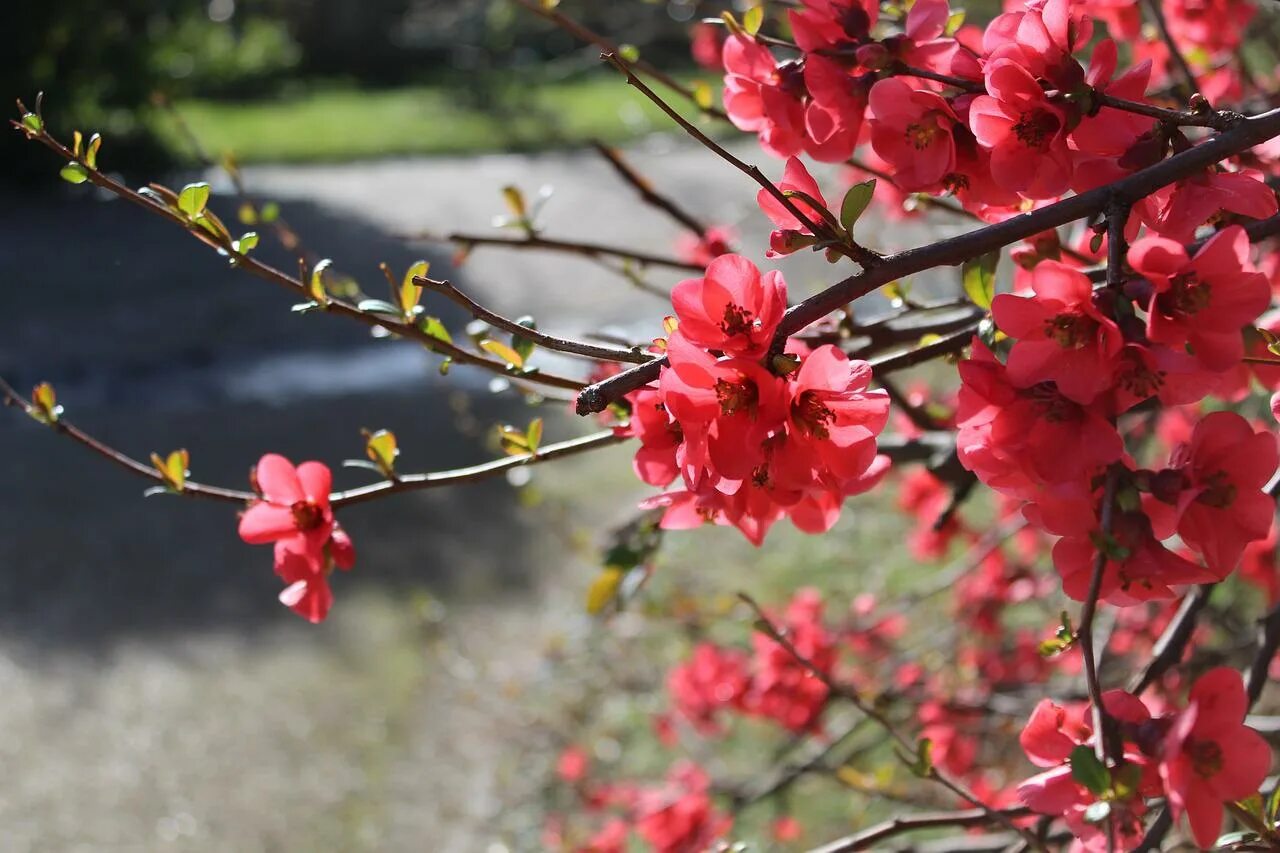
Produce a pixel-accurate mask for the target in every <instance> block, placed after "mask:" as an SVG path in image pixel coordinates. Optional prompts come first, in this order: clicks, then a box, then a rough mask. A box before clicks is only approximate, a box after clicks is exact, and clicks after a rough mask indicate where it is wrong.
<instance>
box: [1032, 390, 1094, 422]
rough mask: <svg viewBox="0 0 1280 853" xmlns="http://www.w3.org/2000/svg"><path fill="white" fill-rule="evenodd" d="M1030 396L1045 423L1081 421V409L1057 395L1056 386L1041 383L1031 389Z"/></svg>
mask: <svg viewBox="0 0 1280 853" xmlns="http://www.w3.org/2000/svg"><path fill="white" fill-rule="evenodd" d="M1030 394H1031V399H1032V400H1033V401H1034V402H1035V403H1036V405H1037V406H1038V408H1039V409H1040V414H1041V416H1042V417H1043V418H1044V419H1045V420H1047V421H1050V422H1052V423H1061V422H1064V421H1078V420H1080V419H1081V415H1082V412H1083V410H1082V408H1081V407H1080V406H1079V405H1078V404H1077V403H1073V402H1072V401H1070V400H1068V399H1067V398H1066V397H1063V396H1062V395H1061V394H1059V393H1058V386H1056V385H1054V384H1052V383H1049V382H1041V383H1040V384H1039V385H1037V386H1035V387H1034V388H1032V389H1031V392H1030Z"/></svg>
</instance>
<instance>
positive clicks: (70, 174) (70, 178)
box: [58, 163, 89, 184]
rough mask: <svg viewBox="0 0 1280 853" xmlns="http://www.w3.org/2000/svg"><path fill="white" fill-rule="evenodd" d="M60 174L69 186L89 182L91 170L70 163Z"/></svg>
mask: <svg viewBox="0 0 1280 853" xmlns="http://www.w3.org/2000/svg"><path fill="white" fill-rule="evenodd" d="M58 174H59V175H61V176H62V180H64V181H66V182H67V183H69V184H83V183H84V182H85V181H87V180H89V170H88V169H86V168H85V167H84V166H81V165H80V164H79V163H68V164H67V165H65V166H63V167H62V170H61V171H59V172H58Z"/></svg>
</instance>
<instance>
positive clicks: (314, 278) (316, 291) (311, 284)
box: [307, 258, 396, 314]
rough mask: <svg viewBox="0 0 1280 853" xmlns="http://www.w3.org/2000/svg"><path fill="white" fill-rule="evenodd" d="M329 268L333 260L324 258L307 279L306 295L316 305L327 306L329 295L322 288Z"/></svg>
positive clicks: (392, 308)
mask: <svg viewBox="0 0 1280 853" xmlns="http://www.w3.org/2000/svg"><path fill="white" fill-rule="evenodd" d="M331 266H333V260H332V259H330V258H325V259H324V260H322V261H320V262H319V263H317V264H316V265H315V268H314V269H312V270H311V276H310V277H309V278H308V279H307V295H308V296H310V297H311V299H312V301H314V302H316V303H317V304H318V305H322V306H323V305H328V304H329V295H328V293H326V292H325V288H324V274H325V272H326V271H327V270H328V269H329V267H331ZM384 304H386V303H384ZM360 310H361V311H363V310H365V309H363V308H361V309H360ZM391 313H392V314H394V313H396V309H395V306H394V305H393V306H391Z"/></svg>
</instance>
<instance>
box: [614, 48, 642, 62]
mask: <svg viewBox="0 0 1280 853" xmlns="http://www.w3.org/2000/svg"><path fill="white" fill-rule="evenodd" d="M618 56H620V57H622V61H623V62H635V61H636V60H638V59H639V58H640V48H638V47H636V46H635V45H634V44H624V45H619V46H618Z"/></svg>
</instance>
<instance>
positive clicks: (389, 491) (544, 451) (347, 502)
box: [329, 430, 626, 509]
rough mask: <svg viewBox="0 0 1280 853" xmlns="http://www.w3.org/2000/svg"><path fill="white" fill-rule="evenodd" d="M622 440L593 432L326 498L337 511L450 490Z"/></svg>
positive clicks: (623, 438)
mask: <svg viewBox="0 0 1280 853" xmlns="http://www.w3.org/2000/svg"><path fill="white" fill-rule="evenodd" d="M625 440H626V437H625V436H619V435H617V434H615V433H614V432H613V430H605V431H603V432H595V433H592V434H591V435H586V436H583V437H582V438H574V439H570V440H569V441H561V442H558V443H556V444H548V445H547V446H546V447H542V448H539V449H538V452H537V453H525V454H521V455H520V456H508V457H506V458H503V459H493V460H490V461H488V462H482V463H480V464H479V465H472V466H470V467H467V468H454V469H452V470H449V471H433V472H430V473H426V474H399V475H397V476H396V479H394V480H384V481H382V482H381V483H373V484H372V485H368V486H361V487H360V488H358V489H348V490H347V491H345V492H334V493H333V494H332V495H331V496H330V497H329V502H330V504H332V506H333V507H334V508H335V509H337V508H339V507H344V506H351V505H353V504H359V503H364V502H365V501H369V500H373V499H374V498H380V497H384V496H386V495H394V494H400V493H401V492H416V491H421V490H422V489H434V488H439V487H441V486H452V485H456V484H458V483H470V482H474V481H476V480H485V479H488V478H490V477H493V476H495V475H498V474H502V473H505V472H506V471H509V470H511V469H512V468H520V467H523V466H525V465H536V464H538V463H540V462H550V461H551V460H553V459H560V458H562V457H565V456H573V455H574V454H577V453H584V452H586V451H588V450H596V449H598V448H601V447H606V446H608V445H611V444H618V443H620V442H622V441H625Z"/></svg>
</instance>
